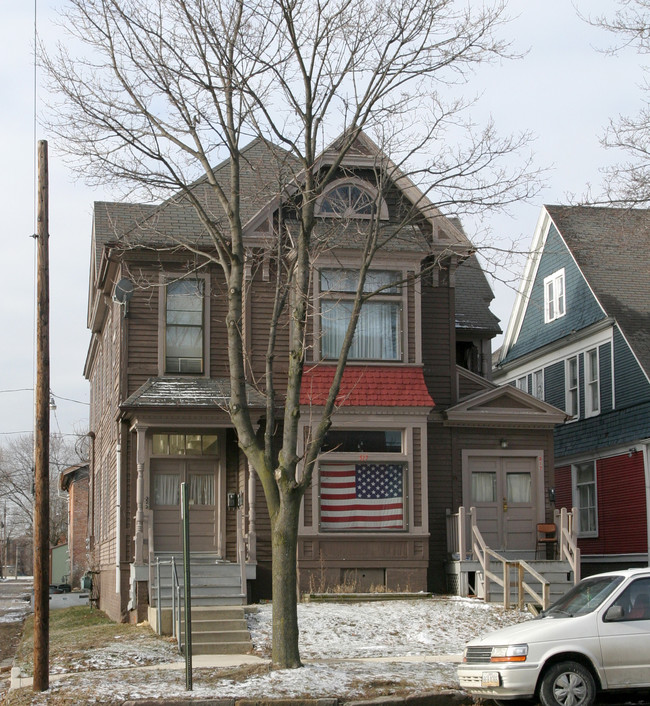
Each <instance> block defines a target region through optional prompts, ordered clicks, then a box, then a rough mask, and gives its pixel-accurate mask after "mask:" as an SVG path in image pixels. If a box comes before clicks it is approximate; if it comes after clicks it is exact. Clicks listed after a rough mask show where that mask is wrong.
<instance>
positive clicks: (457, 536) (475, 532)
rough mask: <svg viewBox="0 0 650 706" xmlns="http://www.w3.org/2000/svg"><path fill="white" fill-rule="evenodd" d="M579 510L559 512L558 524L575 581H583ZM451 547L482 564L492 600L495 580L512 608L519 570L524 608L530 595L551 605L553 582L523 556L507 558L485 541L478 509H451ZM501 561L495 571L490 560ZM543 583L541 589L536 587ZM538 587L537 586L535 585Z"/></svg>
mask: <svg viewBox="0 0 650 706" xmlns="http://www.w3.org/2000/svg"><path fill="white" fill-rule="evenodd" d="M576 517H577V510H576V509H575V508H572V510H571V512H568V511H567V510H566V509H565V508H563V509H562V510H556V511H555V525H556V527H557V528H558V558H559V559H563V560H566V561H568V562H569V566H570V567H571V569H572V572H573V577H574V583H577V582H578V581H579V580H580V549H579V548H578V546H577V535H576V531H575V518H576ZM447 550H448V552H449V554H450V556H451V557H452V558H454V559H457V560H458V559H460V560H461V561H463V560H467V559H472V560H474V561H478V562H479V564H480V566H481V571H482V574H483V581H484V586H483V589H484V597H485V600H486V601H489V600H490V583H495V584H497V585H498V586H500V587H501V589H502V590H503V605H504V606H505V607H506V608H509V607H510V605H511V603H512V600H511V596H510V579H511V572H512V571H513V570H515V571H516V586H517V603H518V606H519V608H520V609H523V607H524V602H525V600H526V596H529V597H530V598H532V599H533V600H534V601H535V602H536V603H539V604H540V605H541V606H542V608H543V609H546V608H548V607H549V605H550V582H549V581H548V580H547V579H545V578H544V577H543V576H542V575H541V574H540V573H538V572H537V571H536V570H535V569H534V568H533V567H532V566H531V565H530V564H528V562H526V561H524V560H523V559H507V558H506V557H504V556H501V554H499V553H498V552H496V551H494V550H493V549H490V547H488V546H487V544H486V543H485V540H484V539H483V537H482V535H481V531H480V530H479V528H478V526H477V524H476V509H475V508H473V507H472V508H470V509H469V510H466V509H465V508H464V507H462V506H461V507H459V508H458V512H457V513H452V512H451V511H449V510H447ZM491 561H496V562H498V563H500V564H501V569H500V571H499V572H498V573H495V572H494V571H492V570H491V568H490V562H491ZM537 584H539V590H537V589H536V586H537ZM533 586H535V587H533Z"/></svg>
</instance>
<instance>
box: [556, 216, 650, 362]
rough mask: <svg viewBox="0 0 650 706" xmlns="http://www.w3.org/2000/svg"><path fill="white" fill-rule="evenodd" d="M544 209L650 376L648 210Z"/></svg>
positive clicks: (649, 242)
mask: <svg viewBox="0 0 650 706" xmlns="http://www.w3.org/2000/svg"><path fill="white" fill-rule="evenodd" d="M545 208H546V210H547V211H548V213H549V215H550V216H551V218H552V219H553V222H554V223H555V225H556V227H557V229H558V230H559V232H560V234H561V235H562V237H563V238H564V241H565V242H566V244H567V246H568V248H569V249H570V250H571V253H572V254H573V257H574V258H575V260H576V262H577V263H578V266H579V267H580V269H581V270H582V272H583V274H584V276H585V277H586V279H587V282H588V283H589V285H590V286H591V288H592V290H593V291H594V294H595V295H596V297H597V298H598V300H599V302H600V303H601V305H602V307H603V308H604V310H605V312H606V313H607V315H608V316H611V317H612V318H614V319H616V321H617V323H618V325H619V327H620V328H621V330H622V332H623V334H624V335H625V337H626V338H627V340H628V341H629V343H630V345H631V346H632V349H633V350H634V353H635V354H636V356H637V357H638V359H639V361H640V363H641V365H642V366H643V367H644V369H645V371H646V372H647V373H650V209H627V208H626V209H623V208H597V207H592V206H546V207H545Z"/></svg>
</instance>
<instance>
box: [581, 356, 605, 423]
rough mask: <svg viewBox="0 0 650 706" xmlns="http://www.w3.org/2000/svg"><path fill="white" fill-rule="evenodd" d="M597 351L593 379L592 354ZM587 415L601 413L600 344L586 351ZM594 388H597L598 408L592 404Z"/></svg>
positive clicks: (585, 385)
mask: <svg viewBox="0 0 650 706" xmlns="http://www.w3.org/2000/svg"><path fill="white" fill-rule="evenodd" d="M592 353H595V355H596V365H595V369H596V376H595V378H593V379H592V373H593V372H594V370H593V368H594V366H593V363H592V359H591V354H592ZM584 355H585V383H584V387H585V417H595V416H596V415H598V414H600V407H601V404H600V350H599V348H598V346H594V347H593V348H589V349H588V350H586V351H585V354H584ZM593 388H595V390H596V404H597V406H596V408H595V409H594V408H593V405H592V404H591V401H592V400H593V399H594V397H593Z"/></svg>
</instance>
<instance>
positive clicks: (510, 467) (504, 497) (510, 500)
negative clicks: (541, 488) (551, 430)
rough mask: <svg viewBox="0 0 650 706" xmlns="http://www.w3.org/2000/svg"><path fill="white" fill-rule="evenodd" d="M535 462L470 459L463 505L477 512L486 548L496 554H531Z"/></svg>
mask: <svg viewBox="0 0 650 706" xmlns="http://www.w3.org/2000/svg"><path fill="white" fill-rule="evenodd" d="M536 463H537V459H536V458H535V457H532V456H469V457H468V464H467V466H468V468H467V470H468V474H467V475H466V478H467V483H466V487H465V489H464V496H465V497H464V501H463V502H464V504H465V506H466V507H474V508H476V522H477V525H478V528H479V530H480V531H481V534H482V535H483V539H484V540H485V542H486V544H487V545H488V546H489V547H490V548H492V549H496V550H506V549H511V550H531V549H532V550H534V549H535V538H536V537H535V526H536V524H537V522H538V519H537V497H536V496H537V493H536V487H537V478H536V475H535V470H536Z"/></svg>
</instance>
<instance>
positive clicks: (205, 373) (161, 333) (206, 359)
mask: <svg viewBox="0 0 650 706" xmlns="http://www.w3.org/2000/svg"><path fill="white" fill-rule="evenodd" d="M190 278H191V279H197V280H201V281H202V282H203V346H202V362H203V365H202V371H201V372H200V373H199V372H168V371H167V360H166V347H167V285H169V284H172V283H174V282H177V281H180V280H183V279H190ZM158 307H159V311H158V370H159V374H160V375H162V376H164V375H167V376H173V377H176V376H180V377H185V376H188V377H210V275H209V274H207V273H193V274H192V275H191V276H190V277H188V276H187V274H186V273H181V272H178V273H175V272H166V273H164V274H162V275H161V276H160V295H159V305H158Z"/></svg>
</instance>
